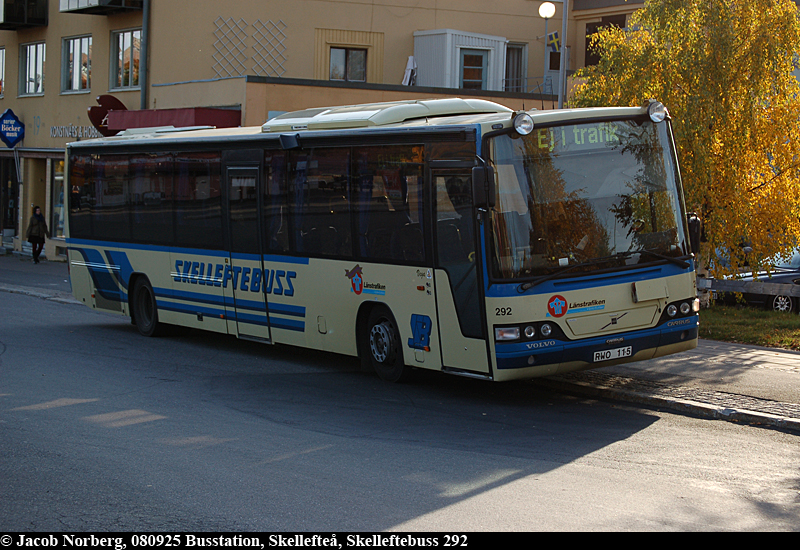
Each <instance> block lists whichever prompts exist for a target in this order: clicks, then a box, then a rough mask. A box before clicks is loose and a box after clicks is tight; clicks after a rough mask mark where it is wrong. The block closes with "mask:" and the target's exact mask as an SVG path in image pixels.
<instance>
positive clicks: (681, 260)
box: [632, 249, 693, 269]
mask: <svg viewBox="0 0 800 550" xmlns="http://www.w3.org/2000/svg"><path fill="white" fill-rule="evenodd" d="M638 253H644V254H650V255H651V256H655V257H656V258H660V259H662V260H668V261H670V262H672V263H674V264H676V265H679V266H680V267H682V268H684V269H686V268H687V267H689V265H690V264H689V262H687V261H686V260H688V259H691V258H692V257H693V255H692V254H687V255H686V256H666V255H664V254H660V253H658V252H656V251H655V250H649V249H645V250H637V251H636V252H632V254H638Z"/></svg>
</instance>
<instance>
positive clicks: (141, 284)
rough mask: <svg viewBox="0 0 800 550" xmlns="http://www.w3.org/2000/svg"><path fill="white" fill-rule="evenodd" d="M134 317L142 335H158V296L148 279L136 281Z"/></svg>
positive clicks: (134, 287) (142, 278)
mask: <svg viewBox="0 0 800 550" xmlns="http://www.w3.org/2000/svg"><path fill="white" fill-rule="evenodd" d="M133 315H134V319H135V321H136V328H137V329H139V332H140V333H141V334H142V335H144V336H157V335H158V333H159V328H160V327H159V323H158V307H157V306H156V295H155V293H154V292H153V287H152V286H150V281H148V280H147V278H146V277H140V278H138V279H136V283H135V284H134V285H133Z"/></svg>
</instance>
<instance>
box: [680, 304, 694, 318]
mask: <svg viewBox="0 0 800 550" xmlns="http://www.w3.org/2000/svg"><path fill="white" fill-rule="evenodd" d="M691 310H692V306H690V305H689V302H683V303H682V304H681V315H688V314H689V312H690V311H691Z"/></svg>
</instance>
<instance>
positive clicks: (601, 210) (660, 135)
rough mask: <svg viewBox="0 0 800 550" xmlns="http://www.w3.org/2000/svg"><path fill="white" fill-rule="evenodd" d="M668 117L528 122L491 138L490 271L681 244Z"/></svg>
mask: <svg viewBox="0 0 800 550" xmlns="http://www.w3.org/2000/svg"><path fill="white" fill-rule="evenodd" d="M668 132H669V130H668V124H667V123H666V122H662V123H658V124H656V123H653V122H651V121H650V120H649V119H647V120H645V119H643V118H637V119H627V120H603V121H595V122H582V123H578V124H567V125H561V126H547V127H536V128H534V130H533V132H531V133H530V134H529V135H527V136H518V135H516V134H515V135H513V136H512V135H508V134H502V135H498V136H496V137H494V138H491V139H490V146H489V151H490V155H491V159H492V162H493V164H494V168H495V178H496V181H495V184H496V196H495V207H494V208H493V209H492V211H491V214H490V216H491V235H492V236H491V249H492V261H491V262H490V263H491V269H492V276H493V278H494V279H501V280H502V279H517V280H518V279H536V278H539V277H546V278H551V277H557V276H559V275H560V274H561V273H562V272H563V273H564V274H565V276H566V274H567V272H569V274H570V275H573V274H580V273H586V272H590V271H596V270H601V269H617V268H624V267H626V266H634V265H637V264H643V263H649V262H653V261H675V263H679V264H683V265H685V266H688V264H686V263H685V262H683V261H681V260H684V259H686V258H687V257H688V256H687V253H688V249H687V245H686V239H685V235H684V224H683V222H682V217H681V208H682V206H681V201H680V195H679V191H678V185H679V183H678V177H679V176H678V170H677V163H676V161H675V156H674V151H673V149H672V140H671V139H670V135H669V133H668Z"/></svg>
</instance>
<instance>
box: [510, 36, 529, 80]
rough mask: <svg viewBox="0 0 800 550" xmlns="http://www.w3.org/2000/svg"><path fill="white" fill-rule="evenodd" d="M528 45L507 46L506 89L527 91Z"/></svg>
mask: <svg viewBox="0 0 800 550" xmlns="http://www.w3.org/2000/svg"><path fill="white" fill-rule="evenodd" d="M527 69H528V45H527V44H509V45H508V46H507V47H506V80H505V91H507V92H527V91H528V82H527V80H528V79H527V76H528V74H527Z"/></svg>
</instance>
